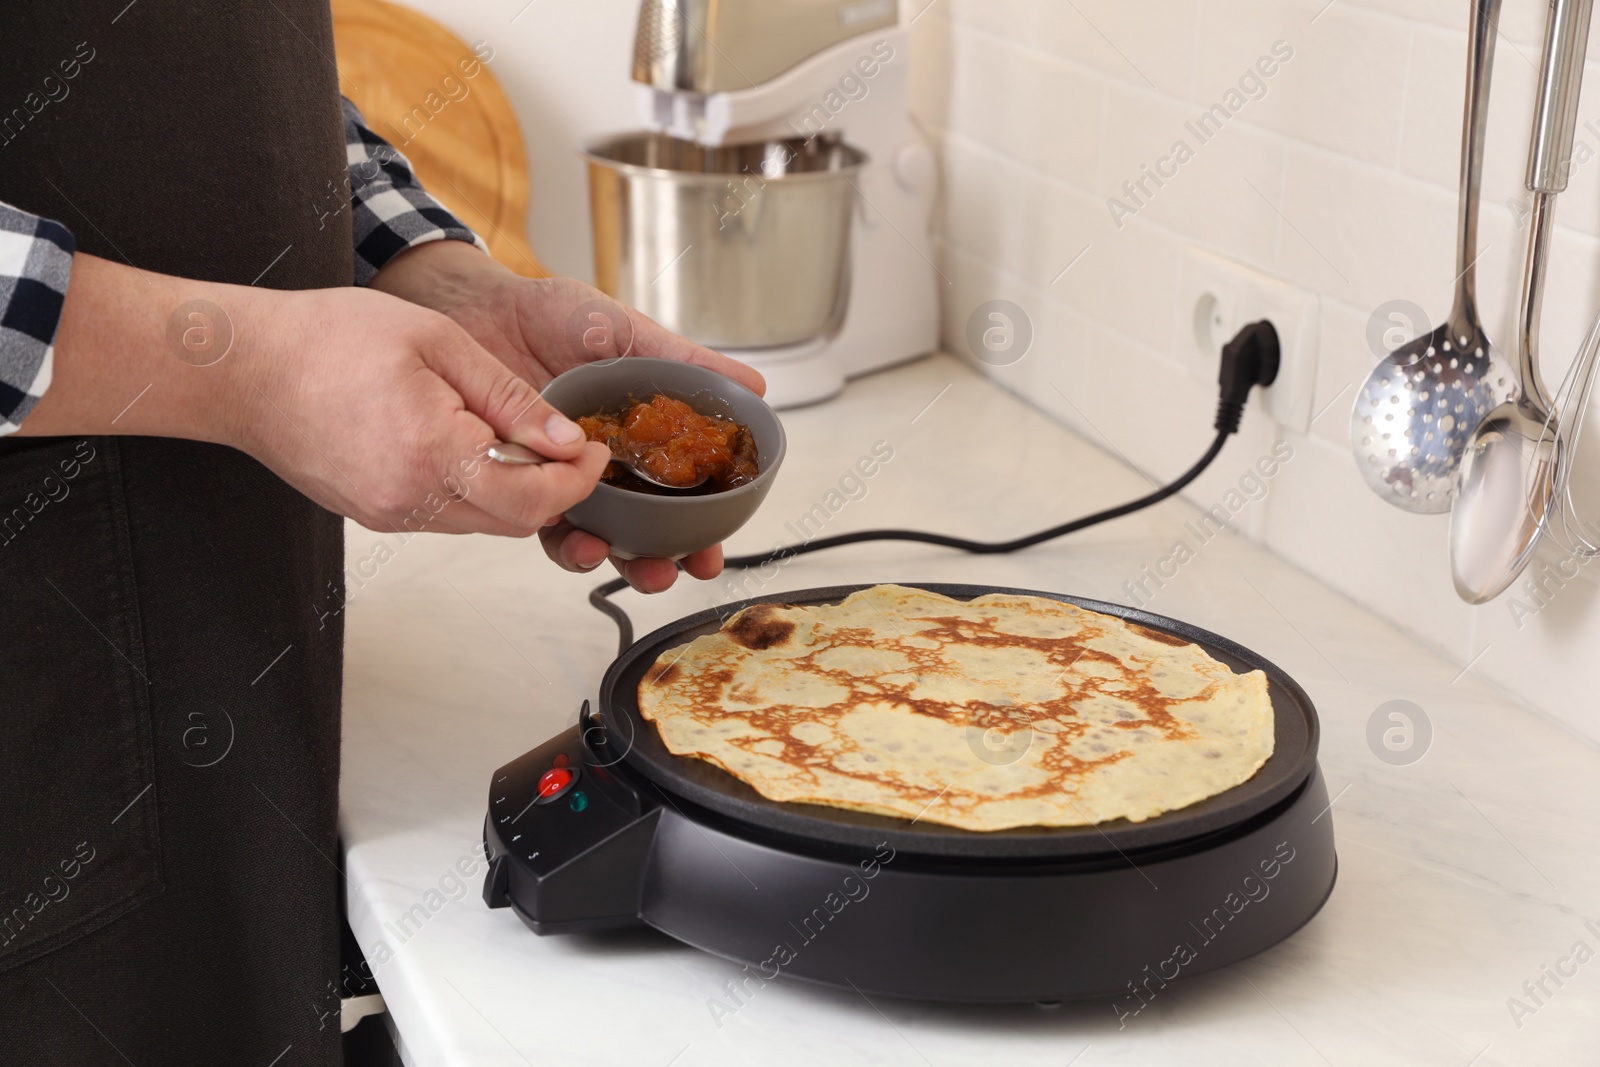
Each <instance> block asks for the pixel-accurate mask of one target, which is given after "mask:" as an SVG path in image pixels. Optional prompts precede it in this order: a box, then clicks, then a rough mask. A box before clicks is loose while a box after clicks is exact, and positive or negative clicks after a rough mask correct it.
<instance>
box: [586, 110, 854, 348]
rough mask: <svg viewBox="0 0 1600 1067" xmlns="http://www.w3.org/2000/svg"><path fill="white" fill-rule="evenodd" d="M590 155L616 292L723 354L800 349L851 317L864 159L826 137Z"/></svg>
mask: <svg viewBox="0 0 1600 1067" xmlns="http://www.w3.org/2000/svg"><path fill="white" fill-rule="evenodd" d="M585 156H586V158H587V159H588V161H589V205H590V209H591V212H592V216H593V222H594V259H595V281H596V284H597V285H598V286H599V287H600V288H601V289H603V290H604V291H605V292H607V293H609V294H610V295H612V296H614V297H616V298H617V299H618V300H620V301H622V302H623V303H625V304H629V305H631V306H633V307H636V308H638V309H639V310H641V311H643V312H644V313H645V314H647V315H649V316H650V317H651V318H653V319H655V320H656V321H657V322H659V323H661V324H662V325H663V326H665V327H667V328H668V329H670V330H673V331H676V332H677V333H681V334H683V335H685V336H687V337H691V338H693V339H694V340H696V341H699V342H700V343H701V344H704V345H709V346H711V347H713V348H734V349H748V348H769V347H775V346H779V345H792V344H798V343H800V342H803V341H809V340H811V339H813V338H816V337H821V336H824V335H826V334H829V333H831V332H832V331H833V330H834V329H835V328H836V327H837V326H838V324H839V322H840V321H841V320H842V319H843V318H844V312H845V305H846V303H847V301H848V298H849V275H850V220H851V213H852V211H853V209H854V207H855V197H856V191H855V188H854V182H855V181H856V174H857V173H858V172H859V171H860V169H861V167H862V166H863V165H864V164H865V163H866V160H867V157H866V155H865V154H864V153H862V152H860V151H859V150H857V149H855V148H852V147H850V146H849V145H845V144H841V143H838V142H828V141H825V140H824V139H822V138H811V139H800V138H796V139H793V140H774V141H764V142H758V143H754V144H742V145H723V146H719V147H715V148H707V147H704V146H702V145H698V144H695V143H694V142H692V141H681V140H678V139H676V138H672V137H667V136H665V135H662V134H656V133H629V134H623V135H621V136H617V137H612V138H608V139H606V140H603V141H600V142H598V143H596V144H593V145H591V146H589V149H588V151H587V152H586V153H585Z"/></svg>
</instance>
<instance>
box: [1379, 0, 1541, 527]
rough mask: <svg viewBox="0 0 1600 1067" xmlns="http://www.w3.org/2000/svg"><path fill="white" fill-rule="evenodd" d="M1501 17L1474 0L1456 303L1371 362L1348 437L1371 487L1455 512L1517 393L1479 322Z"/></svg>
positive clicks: (1417, 507)
mask: <svg viewBox="0 0 1600 1067" xmlns="http://www.w3.org/2000/svg"><path fill="white" fill-rule="evenodd" d="M1499 14H1500V0H1474V2H1473V5H1472V27H1471V33H1470V34H1469V36H1468V43H1467V93H1466V97H1467V99H1466V112H1465V115H1464V116H1463V119H1462V125H1461V194H1460V218H1459V223H1458V225H1457V229H1456V292H1455V303H1454V304H1453V306H1452V307H1451V309H1450V316H1449V318H1447V319H1446V320H1445V321H1444V323H1443V324H1442V325H1440V326H1439V328H1438V329H1436V330H1434V331H1433V332H1432V333H1430V334H1425V335H1423V336H1421V337H1418V338H1416V339H1415V340H1413V341H1410V342H1407V343H1406V344H1404V345H1402V346H1400V347H1399V348H1397V349H1395V350H1394V351H1393V352H1391V353H1389V355H1388V356H1386V357H1384V359H1383V360H1381V361H1380V362H1379V363H1378V365H1377V366H1376V367H1374V368H1373V369H1372V373H1371V374H1369V375H1368V376H1367V380H1366V382H1365V383H1363V385H1362V386H1361V389H1360V391H1359V392H1357V394H1356V403H1355V407H1354V409H1352V411H1351V412H1350V442H1351V446H1352V448H1353V449H1354V451H1355V455H1356V464H1357V466H1358V467H1359V468H1360V470H1361V474H1362V476H1363V477H1364V478H1365V479H1366V480H1367V484H1368V485H1370V486H1371V487H1372V489H1373V491H1374V492H1376V493H1377V494H1378V495H1379V496H1382V497H1383V498H1384V499H1385V500H1387V501H1389V503H1391V504H1393V505H1395V506H1396V507H1399V508H1403V509H1405V510H1406V511H1412V512H1418V513H1422V514H1432V513H1438V512H1443V511H1448V510H1450V498H1451V494H1452V493H1453V491H1454V488H1455V474H1456V468H1457V466H1459V465H1460V463H1461V453H1462V451H1463V449H1464V448H1465V447H1466V440H1467V434H1468V433H1469V432H1470V431H1471V430H1472V428H1473V427H1474V426H1476V425H1477V424H1478V422H1479V420H1481V419H1482V418H1483V417H1484V415H1486V414H1487V413H1488V412H1489V411H1490V410H1491V409H1492V408H1494V407H1495V405H1497V404H1499V403H1501V402H1502V401H1504V400H1506V399H1508V398H1509V397H1510V396H1512V395H1513V393H1514V391H1515V383H1514V381H1513V379H1512V376H1511V368H1510V366H1509V365H1508V364H1507V363H1506V361H1505V360H1504V359H1503V358H1502V357H1500V356H1499V355H1497V354H1496V353H1495V352H1494V350H1493V348H1492V347H1491V346H1490V344H1489V339H1488V337H1487V336H1486V335H1485V334H1484V332H1483V327H1482V325H1481V324H1480V323H1479V320H1478V304H1477V298H1476V286H1475V283H1474V275H1473V265H1474V263H1475V262H1476V261H1477V257H1478V199H1479V191H1480V186H1481V181H1480V179H1481V176H1482V173H1483V139H1484V127H1485V125H1486V123H1487V119H1488V112H1489V107H1488V102H1489V75H1490V70H1491V67H1492V65H1493V63H1494V44H1495V23H1496V20H1497V19H1498V17H1499Z"/></svg>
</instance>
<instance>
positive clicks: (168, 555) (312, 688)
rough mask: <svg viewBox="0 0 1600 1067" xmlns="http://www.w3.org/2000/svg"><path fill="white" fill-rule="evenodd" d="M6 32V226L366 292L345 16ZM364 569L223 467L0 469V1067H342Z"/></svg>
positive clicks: (248, 479) (63, 19)
mask: <svg viewBox="0 0 1600 1067" xmlns="http://www.w3.org/2000/svg"><path fill="white" fill-rule="evenodd" d="M3 21H4V27H3V28H0V200H5V201H7V202H9V203H12V204H15V205H17V206H19V207H22V208H24V209H26V210H29V211H33V212H37V213H40V214H44V215H48V216H50V217H53V218H55V219H58V220H60V221H61V222H63V223H65V224H66V225H67V226H68V227H69V228H70V229H71V230H72V231H73V233H74V234H75V235H76V237H77V240H78V247H79V249H80V250H81V251H84V252H89V253H92V254H94V255H97V256H103V257H105V258H107V259H112V260H117V261H120V262H128V263H132V264H133V265H134V266H137V267H139V268H141V269H144V270H153V271H162V272H166V273H170V274H176V275H181V276H185V277H194V278H204V279H211V280H217V281H226V282H236V283H241V284H249V283H251V282H255V283H256V284H258V285H261V286H270V287H274V288H280V289H303V288H318V287H327V286H339V285H348V284H350V282H351V274H352V267H351V261H352V253H351V246H350V228H349V212H348V210H343V211H339V212H338V213H337V214H330V205H331V206H332V207H337V206H338V204H339V202H340V199H341V198H342V197H343V196H344V195H345V192H344V190H345V185H344V175H345V162H344V159H345V152H344V141H343V136H342V132H341V120H340V115H339V97H338V93H339V89H338V81H337V75H336V72H335V68H334V65H333V36H332V31H331V26H330V20H329V14H328V9H327V0H321V2H318V0H270V2H266V3H260V4H256V3H251V4H220V3H212V2H198V0H197V2H177V0H136V2H135V3H131V4H130V3H128V0H105V2H98V0H77V2H58V3H49V4H46V3H27V4H20V5H10V6H8V8H7V10H6V12H5V15H4V20H3ZM14 108H20V109H21V111H20V112H13V110H12V109H14ZM8 120H9V122H8ZM174 358H176V357H174ZM196 373H203V370H199V369H197V370H196ZM129 399H130V400H131V399H133V398H132V397H130V398H129ZM287 414H288V415H289V416H290V417H292V416H293V412H292V411H291V412H288V413H287ZM342 554H343V545H342V536H341V525H340V521H339V520H338V519H337V518H336V517H335V516H333V515H332V514H330V513H328V512H326V511H324V510H322V509H321V508H318V507H316V506H315V505H313V504H311V503H310V502H309V501H307V500H306V499H305V498H304V497H302V496H301V495H300V494H298V493H297V492H295V491H294V490H293V489H290V488H289V487H288V486H286V485H285V484H284V483H282V482H281V481H279V480H278V479H277V478H276V477H274V476H273V475H272V474H271V473H270V472H268V471H267V470H266V469H265V468H263V467H262V466H261V465H260V464H258V463H256V462H255V461H254V460H252V459H250V458H249V457H247V456H245V455H243V454H242V453H239V452H236V451H233V450H231V449H228V448H224V447H220V446H215V445H207V444H198V443H194V442H187V441H176V440H166V439H160V438H130V437H97V436H85V437H81V438H78V437H75V438H71V439H63V438H54V439H37V440H27V439H22V438H15V437H13V438H7V439H4V440H0V1064H8V1065H9V1064H30V1065H32V1064H96V1065H101V1064H110V1063H122V1062H129V1063H133V1064H137V1065H139V1067H145V1065H147V1064H149V1065H156V1064H160V1065H173V1064H206V1065H216V1064H259V1065H262V1067H266V1065H268V1064H275V1065H276V1067H297V1065H304V1064H318V1065H322V1064H336V1063H338V1062H339V1060H340V1055H339V1047H340V1040H339V1025H338V999H337V995H336V993H335V989H334V986H333V982H334V980H335V978H336V974H337V970H338V929H339V920H338V909H337V894H338V889H339V877H340V876H339V873H338V863H339V854H338V844H337V840H336V826H335V820H336V815H337V804H338V791H337V783H338V768H339V700H340V656H341V640H342V633H341V630H340V627H339V625H338V619H339V616H337V615H328V616H326V618H324V616H323V611H322V610H321V609H322V608H323V607H325V605H326V604H327V603H329V602H330V600H336V599H339V590H340V586H341V584H342V582H341V574H342ZM330 583H331V584H330Z"/></svg>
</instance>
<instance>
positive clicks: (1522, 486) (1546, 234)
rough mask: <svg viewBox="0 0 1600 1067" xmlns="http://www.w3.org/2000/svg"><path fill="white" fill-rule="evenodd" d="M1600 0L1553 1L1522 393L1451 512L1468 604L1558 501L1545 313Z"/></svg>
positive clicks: (1537, 119) (1470, 465)
mask: <svg viewBox="0 0 1600 1067" xmlns="http://www.w3.org/2000/svg"><path fill="white" fill-rule="evenodd" d="M1592 8H1593V0H1551V4H1550V20H1549V25H1548V26H1547V27H1546V31H1545V45H1544V63H1543V66H1542V68H1541V70H1540V73H1539V98H1538V103H1537V105H1536V106H1535V109H1534V127H1533V144H1532V148H1531V150H1530V152H1529V156H1528V191H1529V192H1531V193H1533V194H1534V198H1533V213H1532V215H1531V219H1532V225H1531V227H1530V229H1531V236H1530V238H1529V241H1528V259H1527V267H1526V270H1525V271H1524V274H1523V284H1522V310H1521V319H1520V323H1519V326H1520V336H1519V340H1518V345H1517V355H1518V369H1519V372H1520V375H1521V382H1520V387H1521V390H1520V394H1519V395H1518V397H1517V399H1516V400H1514V401H1507V402H1505V403H1502V404H1500V405H1499V406H1498V407H1496V408H1495V409H1494V410H1493V411H1491V412H1490V413H1489V415H1488V417H1486V418H1485V419H1484V420H1483V422H1482V423H1480V424H1479V425H1478V427H1477V428H1476V429H1475V430H1474V431H1473V432H1472V436H1471V438H1470V440H1469V441H1468V442H1467V447H1466V450H1465V452H1463V454H1462V458H1461V469H1460V473H1459V481H1458V487H1457V496H1456V502H1455V507H1454V509H1453V510H1452V511H1451V514H1450V569H1451V573H1452V576H1453V577H1454V579H1455V586H1456V592H1457V593H1458V594H1460V596H1461V598H1462V599H1463V600H1465V601H1467V602H1468V603H1469V604H1482V603H1484V602H1485V601H1488V600H1492V599H1494V598H1495V597H1497V596H1499V595H1500V593H1502V592H1503V591H1504V590H1505V589H1506V587H1507V586H1509V585H1510V584H1511V583H1512V582H1513V581H1515V580H1516V577H1517V575H1518V574H1520V573H1522V569H1523V568H1524V567H1526V566H1527V565H1528V560H1529V559H1531V558H1532V556H1533V550H1534V548H1535V546H1536V545H1537V544H1538V542H1539V537H1540V536H1541V534H1542V533H1543V531H1544V528H1545V525H1546V521H1547V519H1548V518H1549V515H1550V510H1551V507H1552V505H1553V504H1554V502H1555V488H1556V475H1557V467H1558V466H1559V464H1560V462H1561V450H1562V440H1561V435H1560V428H1559V425H1557V424H1555V423H1554V422H1553V415H1552V411H1553V405H1552V404H1551V401H1550V395H1549V393H1548V392H1546V390H1545V388H1544V383H1543V382H1542V381H1541V380H1540V377H1539V357H1538V347H1539V317H1540V310H1541V305H1542V302H1543V298H1544V276H1545V270H1546V267H1547V265H1548V260H1549V257H1550V237H1551V234H1552V232H1553V230H1554V226H1555V198H1556V195H1557V194H1558V193H1560V192H1561V191H1562V190H1564V189H1565V188H1566V187H1567V176H1568V173H1569V171H1570V167H1571V163H1570V160H1571V157H1572V135H1573V131H1574V128H1575V127H1576V125H1577V120H1578V92H1579V89H1580V88H1581V87H1582V83H1583V60H1584V51H1585V48H1586V47H1587V45H1588V40H1589V16H1590V12H1591V9H1592Z"/></svg>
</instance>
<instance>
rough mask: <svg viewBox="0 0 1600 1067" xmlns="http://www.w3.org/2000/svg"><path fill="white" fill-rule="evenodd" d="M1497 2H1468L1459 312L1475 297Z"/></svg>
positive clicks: (1458, 229) (1458, 231) (1458, 251)
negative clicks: (1475, 268) (1469, 19)
mask: <svg viewBox="0 0 1600 1067" xmlns="http://www.w3.org/2000/svg"><path fill="white" fill-rule="evenodd" d="M1500 3H1501V0H1472V26H1471V30H1470V33H1469V35H1468V37H1467V100H1466V112H1465V114H1464V115H1463V116H1462V119H1461V209H1460V210H1461V216H1460V224H1459V225H1458V226H1457V227H1456V294H1457V295H1456V304H1457V305H1458V310H1459V311H1462V312H1465V311H1466V310H1467V309H1468V308H1470V307H1472V306H1473V305H1474V302H1475V300H1476V296H1477V293H1476V288H1475V284H1474V281H1473V270H1472V267H1473V264H1474V263H1475V262H1476V261H1477V258H1478V196H1479V190H1480V188H1481V186H1482V184H1483V140H1484V129H1485V128H1486V127H1487V125H1488V121H1489V77H1490V73H1491V71H1492V70H1493V68H1494V43H1495V38H1496V36H1498V32H1499V31H1498V26H1499V22H1500ZM1456 317H1457V318H1465V317H1466V316H1465V315H1457V316H1456ZM1456 332H1459V330H1458V331H1456Z"/></svg>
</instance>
